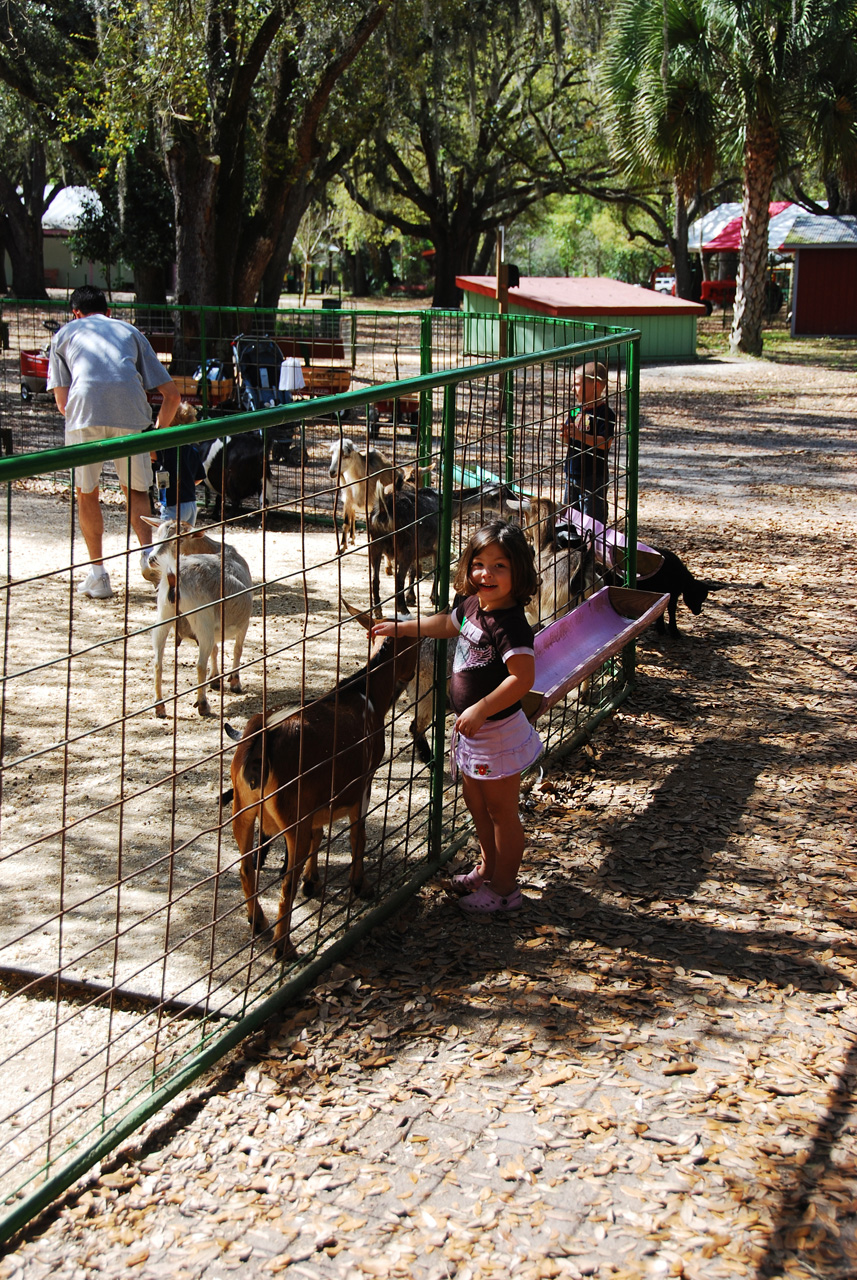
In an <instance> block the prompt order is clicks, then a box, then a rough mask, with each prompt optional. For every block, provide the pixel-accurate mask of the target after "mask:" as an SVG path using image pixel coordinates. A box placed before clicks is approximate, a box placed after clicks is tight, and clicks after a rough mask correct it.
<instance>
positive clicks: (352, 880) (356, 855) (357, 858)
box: [348, 778, 375, 898]
mask: <svg viewBox="0 0 857 1280" xmlns="http://www.w3.org/2000/svg"><path fill="white" fill-rule="evenodd" d="M371 790H372V779H371V778H369V779H368V780H367V782H366V788H365V790H364V792H363V795H362V797H361V799H360V802H359V804H356V805H353V806H352V808H351V809H350V810H349V813H348V816H349V818H350V820H351V828H350V831H349V835H350V837H351V871H350V872H349V876H348V882H349V884H350V885H351V891H352V893H354V894H356V895H357V897H359V898H371V897H372V896H373V895H374V892H375V890H374V889H373V888H372V887H371V886H370V885H367V884H366V880H365V876H364V873H363V857H364V854H365V852H366V814H367V813H368V812H369V795H370V793H371Z"/></svg>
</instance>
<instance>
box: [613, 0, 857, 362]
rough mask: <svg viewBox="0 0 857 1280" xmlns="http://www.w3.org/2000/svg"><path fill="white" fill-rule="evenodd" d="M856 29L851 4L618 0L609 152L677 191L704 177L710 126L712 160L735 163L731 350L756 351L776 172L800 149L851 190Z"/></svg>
mask: <svg viewBox="0 0 857 1280" xmlns="http://www.w3.org/2000/svg"><path fill="white" fill-rule="evenodd" d="M856 34H857V5H855V0H662V3H661V5H655V4H652V3H651V0H626V3H625V4H624V5H623V7H622V9H621V10H620V18H619V21H618V23H617V27H616V31H615V32H614V37H613V39H614V41H615V42H616V44H615V50H616V51H614V45H613V44H612V43H611V56H610V59H608V85H609V86H610V93H611V95H612V96H611V107H612V116H613V129H614V135H615V137H616V138H617V139H619V147H618V154H619V155H620V156H624V157H625V162H626V164H628V165H630V164H631V163H632V162H634V163H636V164H637V166H638V170H639V171H642V172H648V173H649V174H650V175H651V174H652V173H654V172H656V171H657V170H658V168H660V170H661V171H662V172H667V173H671V174H672V175H674V180H675V182H676V184H677V187H678V188H679V189H683V190H685V191H687V190H688V188H689V186H690V185H692V182H693V179H694V177H695V175H696V173H699V174H700V175H702V174H704V173H706V172H710V166H711V165H712V163H713V161H714V158H715V155H716V151H717V148H716V147H713V145H712V136H711V130H712V127H713V129H714V131H715V132H716V133H717V134H718V135H719V139H720V145H719V153H720V156H721V157H722V158H723V159H725V160H729V159H732V158H733V157H734V158H735V160H736V161H740V166H741V172H742V194H743V234H742V247H741V263H740V267H739V271H738V289H737V294H736V298H735V309H734V314H733V323H732V334H731V339H730V341H731V346H732V349H733V350H734V351H743V352H747V353H749V354H751V355H759V354H760V353H761V350H762V322H763V319H764V312H765V290H766V284H767V262H768V204H769V201H770V198H771V192H772V189H773V185H774V180H775V178H776V177H777V176H778V175H780V174H785V173H786V171H787V169H788V166H789V164H790V162H791V161H792V160H794V159H795V158H796V157H797V156H799V155H801V154H803V153H804V152H805V151H806V150H807V149H809V150H810V152H815V154H816V155H817V157H818V159H819V161H820V162H821V163H823V164H824V165H826V166H828V167H832V168H833V169H834V170H835V171H836V172H837V174H838V176H839V178H840V181H841V182H842V184H843V185H844V186H845V187H846V189H849V190H850V189H854V188H857V124H855V120H857V39H855V35H856ZM616 59H618V60H619V61H618V67H619V70H622V69H624V77H625V78H624V80H623V79H622V76H621V75H619V76H617V73H616V68H615V65H614V61H615V60H616ZM611 60H612V61H611ZM611 68H612V70H611ZM694 76H695V77H696V84H694ZM659 83H660V86H662V89H661V88H660V87H659ZM682 91H684V96H683V92H682ZM676 266H677V268H678V262H677V263H676Z"/></svg>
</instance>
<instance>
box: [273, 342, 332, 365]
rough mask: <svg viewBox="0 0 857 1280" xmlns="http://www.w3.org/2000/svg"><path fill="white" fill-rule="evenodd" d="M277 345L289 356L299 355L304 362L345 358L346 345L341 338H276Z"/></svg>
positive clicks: (310, 362)
mask: <svg viewBox="0 0 857 1280" xmlns="http://www.w3.org/2000/svg"><path fill="white" fill-rule="evenodd" d="M274 341H275V342H276V344H277V346H278V347H279V348H280V350H281V351H282V353H283V356H284V358H285V357H287V356H297V357H298V359H299V360H300V361H301V362H302V363H303V364H312V363H313V361H314V360H344V359H345V347H344V346H343V344H342V339H341V338H315V337H313V338H289V337H285V338H274Z"/></svg>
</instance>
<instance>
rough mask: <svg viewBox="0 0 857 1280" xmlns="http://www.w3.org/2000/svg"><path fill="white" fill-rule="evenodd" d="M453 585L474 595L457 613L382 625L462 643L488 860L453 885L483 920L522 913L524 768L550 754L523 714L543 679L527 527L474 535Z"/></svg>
mask: <svg viewBox="0 0 857 1280" xmlns="http://www.w3.org/2000/svg"><path fill="white" fill-rule="evenodd" d="M453 586H454V588H455V590H456V591H457V592H458V594H459V595H461V596H465V597H466V598H465V600H464V601H463V603H462V604H460V605H458V606H457V607H456V608H454V609H453V611H452V613H449V614H447V613H436V614H433V615H432V616H431V617H428V618H422V619H420V620H419V621H418V620H417V619H414V620H413V621H407V622H402V621H397V622H380V623H377V624H376V625H375V626H374V627H373V629H372V631H373V634H374V635H379V636H388V635H392V634H394V632H395V631H396V630H399V631H400V632H402V633H403V634H404V635H409V636H416V635H425V636H431V637H433V638H434V639H437V640H442V639H450V640H451V639H454V638H456V637H457V639H458V644H457V647H456V651H455V659H454V663H453V670H452V680H451V682H450V701H451V702H452V707H453V710H454V711H455V713H456V720H455V725H454V727H453V730H452V739H451V744H450V756H451V767H452V772H453V777H454V776H455V774H456V770H457V771H459V772H460V773H461V779H462V781H461V789H462V794H463V796H464V801H465V804H466V805H467V807H468V809H469V810H470V814H471V817H472V818H473V823H474V826H475V827H476V834H477V836H478V838H479V848H480V852H481V857H480V860H479V863H478V864H477V866H475V867H473V869H472V870H471V871H468V872H467V873H466V874H465V875H459V876H455V877H454V878H453V883H454V884H455V885H457V886H458V887H459V888H460V889H462V890H464V891H465V893H466V895H467V896H466V897H463V898H462V899H461V901H460V904H459V905H460V906H461V908H462V910H463V911H468V912H472V913H475V914H479V915H484V914H489V913H491V912H495V911H517V910H518V909H519V908H520V907H522V906H523V904H524V899H523V897H522V896H521V890H520V889H519V888H518V884H517V876H518V868H519V867H520V865H521V859H522V857H523V854H524V829H523V827H522V826H521V819H520V816H519V814H518V795H519V791H520V785H521V772H522V770H523V769H526V768H527V767H528V766H529V765H531V764H532V763H533V762H534V761H535V760H536V759H537V758H538V757H539V755H540V754H541V750H542V743H541V739H540V738H539V735H538V734H537V733H536V731H535V729H533V727H532V725H531V724H530V722H529V721H528V720H527V718H526V716H525V715H524V713H523V711H522V710H521V698H522V697H523V696H524V694H525V693H528V692H529V690H530V689H531V688H532V684H533V678H534V675H535V659H534V657H533V631H532V628H531V627H530V624H529V623H528V622H527V619H526V616H525V614H524V605H525V604H527V603H528V602H529V600H530V599H531V598H532V596H534V595H535V594H536V592H537V590H538V575H537V574H536V568H535V563H534V560H533V552H532V549H531V547H530V545H529V543H528V542H527V541H526V539H525V537H524V534H523V531H522V530H521V528H520V526H519V525H516V524H511V523H509V522H508V521H507V520H494V521H492V522H491V523H490V524H486V525H484V526H483V528H481V529H480V530H479V532H478V533H475V534H474V535H473V537H472V538H471V539H470V542H469V543H468V545H467V548H466V549H465V551H464V554H463V555H462V557H461V559H460V561H459V563H458V569H457V570H456V574H455V580H454V582H453Z"/></svg>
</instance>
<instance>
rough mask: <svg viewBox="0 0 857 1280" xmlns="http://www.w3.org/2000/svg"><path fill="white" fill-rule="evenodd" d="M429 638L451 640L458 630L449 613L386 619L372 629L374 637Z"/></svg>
mask: <svg viewBox="0 0 857 1280" xmlns="http://www.w3.org/2000/svg"><path fill="white" fill-rule="evenodd" d="M397 634H398V635H400V636H428V637H429V639H430V640H451V639H452V637H453V636H455V635H457V634H458V629H457V627H456V626H455V624H454V623H453V621H452V618H451V617H450V616H449V614H448V613H432V614H429V616H428V617H422V618H405V619H402V618H384V620H383V621H382V622H376V623H375V624H374V626H373V627H372V635H373V637H374V636H394V635H397Z"/></svg>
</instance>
